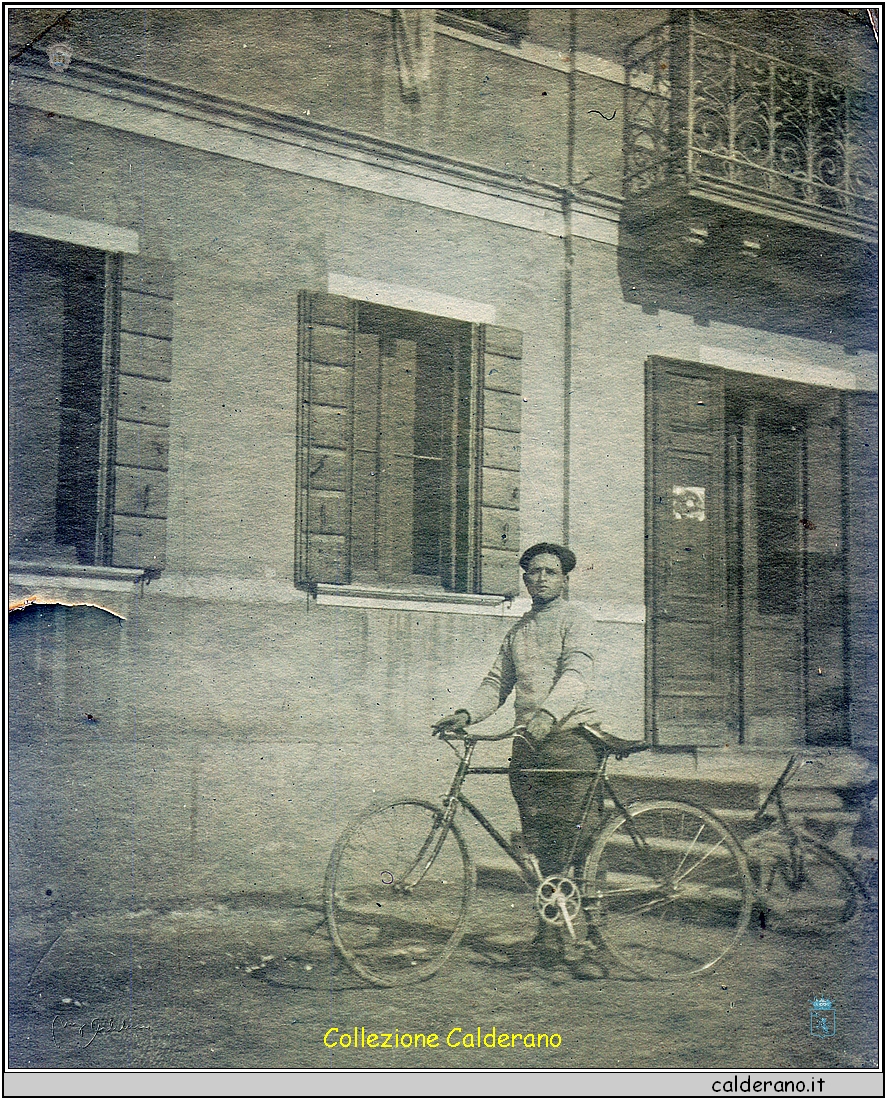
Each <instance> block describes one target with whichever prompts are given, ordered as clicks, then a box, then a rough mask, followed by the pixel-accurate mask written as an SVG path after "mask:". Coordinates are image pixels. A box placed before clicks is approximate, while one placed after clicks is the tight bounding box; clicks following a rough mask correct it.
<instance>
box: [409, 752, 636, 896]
mask: <svg viewBox="0 0 887 1100" xmlns="http://www.w3.org/2000/svg"><path fill="white" fill-rule="evenodd" d="M481 740H487V738H472V737H465V738H464V745H465V750H464V752H462V753H460V752H459V750H458V749H457V748H456V747H455V746H454V745H453V744H452V741H450V740H447V744H449V745H450V747H451V748H452V749H453V752H455V753H456V755H457V757H458V758H459V764H458V766H457V768H456V774H455V775H454V776H453V781H452V783H451V784H450V788H449V790H448V791H447V793H446V795H445V796H444V809H443V816H442V825H443V826H444V827H443V829H442V830H441V836H440V839H439V840H438V841H437V843H436V845H435V851H434V853H433V854H432V857H431V859H433V858H434V855H436V854H437V851H439V849H440V846H441V845H442V844H443V841H444V838H445V837H446V831H447V829H448V828H449V825H450V824H451V823H452V821H453V819H454V817H455V814H456V809H457V807H458V806H463V807H464V808H465V809H466V810H467V811H468V813H470V814H471V816H472V817H473V818H474V819H475V821H477V823H478V824H479V825H480V826H481V828H482V829H484V830H485V832H486V833H487V834H488V835H489V836H491V837H492V838H493V840H494V841H495V842H496V843H497V844H498V845H499V847H500V848H501V849H502V850H503V851H504V852H505V854H506V855H507V856H509V857H510V859H512V860H513V861H514V863H515V864H516V865H517V867H518V868H519V869H520V871H521V873H522V874H523V875H524V876H525V877H527V875H528V873H531V874H532V876H533V877H534V878H535V880H536V881H535V882H533V885H534V886H538V885H539V883H540V882H542V881H543V879H542V876H540V874H539V873H538V872H537V870H536V869H535V868H534V867H532V866H528V865H527V864H526V863H525V861H524V860H523V859H521V856H520V853H519V852H518V851H517V849H516V848H515V847H514V846H513V845H512V844H511V843H510V842H509V841H508V840H506V839H505V837H504V836H503V835H502V834H501V833H500V832H499V830H498V829H497V828H496V826H495V825H493V823H492V822H491V821H490V820H489V819H488V818H487V817H486V815H485V814H484V813H483V812H482V811H481V810H479V809H478V808H477V806H475V804H474V803H473V802H472V801H471V799H470V798H468V796H467V795H465V794H463V793H462V785H463V783H464V782H465V779H466V778H467V777H468V776H469V775H509V774H510V769H509V768H508V767H505V766H501V765H500V766H483V767H472V766H471V758H472V756H473V755H474V750H475V748H476V747H477V744H478V742H479V741H481ZM610 755H611V754H610V752H609V751H608V750H606V749H604V750H603V755H602V756H601V760H600V763H599V764H598V766H597V768H595V769H594V770H591V769H587V768H522V769H521V774H522V775H559V776H571V777H572V778H582V777H585V778H588V779H590V780H592V782H590V783H589V785H588V791H587V792H586V794H585V798H584V799H583V802H582V811H581V813H580V814H579V817H578V818H577V823H576V824H577V828H576V830H575V837H574V839H573V843H572V845H571V847H570V851H569V853H568V855H567V861H566V864H565V865H564V868H563V873H564V874H566V873H567V872H568V871H569V869H570V867H572V866H574V865H575V859H576V854H577V851H578V848H579V842H580V840H581V839H582V837H583V835H584V833H585V829H586V825H587V823H588V818H589V815H590V813H591V808H592V806H593V805H594V802H595V800H596V799H597V798H598V797H599V792H603V793H605V794H606V795H607V796H608V797H609V798H610V799H611V800H612V802H613V803H614V805H615V806H616V809H617V810H618V811H620V812H621V813H622V814H624V815H625V816H626V819H627V825H628V832H629V835H630V836H631V839H632V842H633V843H634V845H635V846H636V847H637V848H638V849H639V850H640V851H643V852H644V853H646V851H647V844H646V841H645V840H644V838H643V837H642V836H640V835H639V834H638V833H637V831H636V830H635V828H634V824H633V822H632V818H631V816H630V815H629V814H628V811H627V809H626V807H625V805H624V804H623V802H622V800H621V799H620V798H619V796H618V795H617V794H616V792H615V790H614V789H613V787H612V785H611V783H610V781H609V779H608V778H607V774H606V772H607V761H608V760H609V758H610ZM431 859H429V860H428V861H427V863H426V867H427V866H429V865H430V863H431Z"/></svg>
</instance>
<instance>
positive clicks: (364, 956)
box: [325, 799, 474, 986]
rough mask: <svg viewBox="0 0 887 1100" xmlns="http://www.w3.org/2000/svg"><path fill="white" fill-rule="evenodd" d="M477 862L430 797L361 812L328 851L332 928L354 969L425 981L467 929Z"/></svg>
mask: <svg viewBox="0 0 887 1100" xmlns="http://www.w3.org/2000/svg"><path fill="white" fill-rule="evenodd" d="M473 893H474V867H473V865H472V863H471V859H470V857H469V855H468V850H467V848H466V846H465V842H464V840H463V839H462V835H461V833H460V832H459V830H458V828H457V827H456V826H455V825H453V824H451V825H449V826H444V825H443V823H442V811H441V809H440V808H439V807H437V806H434V805H432V804H431V803H429V802H421V801H418V800H413V799H404V800H402V801H399V802H392V803H391V804H390V805H388V806H382V807H376V808H374V809H370V810H368V811H367V812H366V813H364V814H362V815H361V816H360V817H359V818H358V819H357V820H356V821H355V822H354V823H353V824H352V825H351V826H349V828H348V829H347V830H346V831H345V833H344V834H343V835H342V837H341V839H340V840H339V842H338V843H337V844H336V847H335V848H334V849H333V853H332V856H331V857H330V862H329V867H328V869H327V878H326V886H325V904H326V914H327V920H328V921H329V928H330V934H331V935H332V938H333V942H334V943H335V945H336V947H337V948H338V950H339V953H340V954H341V956H342V958H343V959H344V960H345V962H347V963H348V965H349V966H350V967H351V968H352V970H354V971H356V973H358V974H360V975H361V976H362V977H364V978H366V979H367V981H370V982H373V983H374V984H375V985H382V986H393V985H402V984H406V983H408V982H416V981H420V980H421V979H423V978H428V977H430V976H431V975H432V974H434V973H435V972H436V971H437V970H438V969H439V968H440V967H441V966H442V965H443V963H444V962H445V961H446V960H447V958H449V956H450V955H451V954H452V953H453V951H454V950H455V949H456V947H457V946H458V944H459V941H460V940H461V938H462V935H463V932H464V930H465V921H466V918H467V915H468V909H469V906H470V905H471V899H472V896H473Z"/></svg>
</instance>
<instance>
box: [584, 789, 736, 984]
mask: <svg viewBox="0 0 887 1100" xmlns="http://www.w3.org/2000/svg"><path fill="white" fill-rule="evenodd" d="M629 819H630V821H629ZM635 838H636V839H635ZM584 893H585V897H586V902H585V905H586V909H587V911H588V914H589V916H590V918H591V920H592V922H593V924H594V927H595V929H596V932H597V935H598V936H599V937H600V940H601V941H602V942H603V944H604V946H605V947H606V949H607V950H608V951H609V953H610V954H611V955H612V956H613V958H614V959H616V960H617V961H618V962H619V963H621V964H622V965H623V966H625V967H626V968H627V969H628V970H630V971H632V972H633V973H635V974H638V975H641V976H643V977H647V978H655V979H658V980H674V979H681V978H688V977H692V975H694V974H701V973H703V972H704V971H706V970H709V969H710V968H711V967H713V966H714V965H715V964H716V963H718V962H719V961H720V960H721V959H723V958H724V956H725V955H727V954H728V953H729V952H730V951H731V950H732V949H733V947H734V946H735V945H736V943H737V941H738V940H739V939H740V937H741V936H742V935H743V933H744V932H745V930H746V928H747V927H748V922H749V917H750V915H751V906H752V899H753V887H752V881H751V876H750V875H749V871H748V864H747V862H746V858H745V854H744V852H743V850H742V848H741V847H740V845H739V843H738V842H737V841H736V839H735V838H734V836H733V834H732V833H731V832H730V830H729V829H728V828H727V826H726V825H724V824H723V822H721V821H720V820H718V818H716V817H715V816H714V815H713V814H711V813H709V812H708V811H707V810H703V809H702V808H701V807H698V806H693V805H691V804H690V803H687V802H677V801H670V800H666V799H662V800H658V801H652V802H638V803H635V804H634V805H632V806H629V807H628V811H627V813H626V814H623V813H619V814H617V815H615V816H614V817H612V818H611V819H610V820H609V821H608V822H606V823H605V824H604V827H603V829H602V830H601V832H600V834H599V836H598V839H597V841H596V842H595V845H594V847H593V848H592V851H591V853H590V854H589V856H588V860H587V862H586V865H585V883H584Z"/></svg>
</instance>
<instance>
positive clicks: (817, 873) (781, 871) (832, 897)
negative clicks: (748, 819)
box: [746, 830, 865, 935]
mask: <svg viewBox="0 0 887 1100" xmlns="http://www.w3.org/2000/svg"><path fill="white" fill-rule="evenodd" d="M800 840H801V844H802V851H801V859H800V861H799V862H796V864H795V867H794V869H793V868H792V859H791V850H790V847H789V843H788V841H787V838H786V837H785V835H784V834H783V833H781V832H779V831H778V830H771V831H769V832H766V833H759V834H758V835H757V836H753V837H751V838H750V839H749V840H748V841H746V851H747V852H748V858H749V862H750V863H751V865H752V867H753V869H754V873H755V878H756V880H757V883H758V900H759V903H760V905H761V906H762V914H763V919H764V927H765V928H772V929H774V930H776V931H780V932H798V933H802V934H804V933H810V934H820V935H828V933H830V932H834V931H835V930H836V929H838V928H841V927H842V926H843V925H846V924H847V923H848V922H849V921H850V920H852V918H853V917H854V916H855V915H856V914H857V913H858V912H859V910H860V909H861V908H862V903H863V900H864V896H865V895H864V894H863V891H862V887H861V886H860V885H859V883H858V882H857V881H856V876H855V875H854V874H853V873H852V871H850V869H849V868H848V867H846V866H845V865H844V863H843V861H842V860H841V858H840V856H838V855H837V854H836V853H835V852H833V851H832V850H831V849H830V848H828V847H827V846H826V845H824V844H821V843H820V842H819V841H817V840H814V839H813V838H812V837H809V836H807V835H805V834H800Z"/></svg>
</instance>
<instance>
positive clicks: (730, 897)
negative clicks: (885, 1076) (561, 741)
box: [324, 727, 754, 986]
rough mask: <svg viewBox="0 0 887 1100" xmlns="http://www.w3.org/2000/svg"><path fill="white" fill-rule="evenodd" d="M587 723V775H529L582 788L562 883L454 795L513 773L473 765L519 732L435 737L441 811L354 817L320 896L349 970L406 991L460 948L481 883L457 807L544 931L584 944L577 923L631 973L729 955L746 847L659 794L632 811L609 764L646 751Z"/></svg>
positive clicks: (672, 971)
mask: <svg viewBox="0 0 887 1100" xmlns="http://www.w3.org/2000/svg"><path fill="white" fill-rule="evenodd" d="M585 728H586V732H587V733H588V734H589V735H590V736H593V737H594V738H595V739H596V740H597V743H598V745H599V748H600V751H601V755H600V762H599V764H598V767H597V768H596V769H595V770H580V769H569V768H532V769H525V771H526V773H527V774H533V775H543V774H544V775H560V776H584V777H587V778H588V779H589V787H588V792H587V794H586V796H585V799H584V802H583V807H582V810H581V813H580V815H579V817H578V819H577V821H576V831H575V838H574V841H573V844H572V849H571V851H570V853H569V855H568V858H567V862H566V864H565V866H564V868H563V869H562V871H561V872H560V873H559V874H555V875H548V876H543V875H542V874H541V872H540V871H539V869H538V865H536V864H535V862H534V861H533V860H530V859H526V858H524V857H523V855H522V854H521V852H520V851H519V850H518V849H517V848H516V847H515V846H514V845H513V844H512V843H511V842H509V841H508V840H506V838H505V837H504V836H503V835H502V834H501V833H500V832H499V831H498V830H497V829H496V828H495V826H494V825H493V824H492V823H491V822H490V821H489V820H488V819H487V818H486V817H485V816H484V814H483V813H482V812H481V811H480V810H479V809H478V808H477V807H476V806H475V805H474V803H473V802H472V801H471V800H470V799H469V798H468V797H467V796H466V795H465V794H464V793H463V791H462V786H463V783H464V782H465V779H466V778H467V777H468V776H469V775H507V774H508V771H509V769H508V768H507V767H498V766H497V767H472V765H471V760H472V756H473V754H474V751H475V748H476V747H477V744H478V743H479V742H481V741H499V740H504V739H505V738H507V737H511V736H513V735H514V734H515V733H517V732H522V727H517V728H515V729H511V730H508V731H507V732H506V733H504V734H498V735H486V736H484V735H480V734H477V733H475V732H469V731H468V730H454V731H449V732H445V733H442V734H441V739H442V740H444V741H445V742H446V743H447V744H449V745H450V747H451V748H452V749H453V751H454V752H455V754H456V756H457V758H458V763H457V767H456V772H455V775H454V777H453V780H452V782H451V784H450V787H449V790H448V792H447V794H446V795H445V797H444V799H443V803H442V805H435V804H434V803H432V802H428V801H425V800H423V799H420V798H404V799H400V800H397V801H394V802H391V803H389V804H387V805H383V806H374V807H370V808H369V809H367V810H366V811H364V813H363V814H361V815H360V816H359V817H358V818H357V820H356V821H355V822H354V823H353V824H352V825H351V826H350V827H349V828H348V829H347V830H346V831H345V833H344V834H343V835H342V837H341V838H340V839H339V841H338V843H337V844H336V846H335V848H334V849H333V852H332V855H331V857H330V862H329V867H328V870H327V876H326V883H325V888H324V899H325V909H326V915H327V921H328V925H329V929H330V933H331V936H332V939H333V942H334V943H335V946H336V948H337V949H338V951H339V953H340V955H341V956H342V958H343V959H344V960H345V962H346V963H347V964H348V965H349V966H350V967H351V969H352V970H354V971H355V972H356V973H357V974H359V975H361V976H362V977H363V978H365V979H366V980H367V981H370V982H372V983H373V984H375V985H380V986H394V985H401V984H406V983H408V982H415V981H420V980H422V979H424V978H428V977H430V976H431V975H432V974H434V973H436V972H437V971H438V970H439V969H440V967H441V966H442V965H443V964H444V963H445V962H446V960H447V959H448V958H449V957H450V956H451V955H452V953H453V952H454V951H455V950H456V948H457V946H458V945H459V942H460V941H461V939H462V937H463V935H464V933H465V927H466V921H467V917H468V913H469V909H470V906H471V902H472V899H473V895H474V890H475V882H476V873H475V868H474V864H473V862H472V860H471V857H470V855H469V852H468V848H467V846H466V843H465V840H464V838H463V836H462V833H461V831H460V829H459V826H458V825H457V824H456V821H455V816H456V811H457V810H458V808H459V807H460V806H461V807H463V808H464V809H465V810H466V811H467V812H468V813H469V814H470V815H471V816H472V817H473V818H474V819H475V820H476V821H477V822H478V824H479V825H480V826H481V827H482V828H483V829H484V830H485V831H486V832H487V833H488V834H489V836H491V837H492V839H493V840H494V841H495V842H496V844H498V846H499V847H500V848H501V849H502V850H503V851H504V852H505V853H506V854H507V855H508V856H509V857H510V858H511V859H512V860H513V862H514V863H515V865H516V867H517V869H518V872H519V874H520V875H521V876H522V878H523V879H524V881H525V882H526V883H527V884H528V885H529V887H530V889H531V890H532V891H533V893H534V901H535V909H536V912H537V914H538V916H539V918H540V919H541V921H542V922H544V923H545V924H548V925H552V926H554V927H555V928H557V929H558V930H559V933H560V934H561V935H564V936H566V937H568V938H572V939H578V938H580V937H579V936H578V935H577V929H578V928H581V924H582V921H583V918H585V919H586V921H587V922H590V924H591V927H592V930H593V933H594V935H595V936H596V937H597V938H598V939H599V941H600V943H601V945H602V946H603V948H605V949H606V951H607V952H609V955H610V956H611V957H612V958H613V959H614V960H616V961H617V962H619V963H621V964H622V965H624V966H625V967H626V968H627V969H628V970H630V971H632V972H633V973H634V974H637V975H641V976H645V977H651V978H659V979H676V978H685V977H689V976H691V975H694V974H699V973H702V972H704V971H706V970H709V969H710V968H711V967H713V966H714V965H715V964H716V963H717V962H719V961H720V960H721V959H723V958H724V956H725V955H727V954H728V953H729V952H730V951H731V950H732V948H733V947H734V945H735V944H736V943H737V941H738V940H739V938H740V937H741V936H742V934H743V933H744V931H745V930H746V927H747V925H748V921H749V917H750V914H751V907H752V902H753V897H754V889H753V885H752V881H751V877H750V874H749V870H748V864H747V860H746V856H745V853H744V851H743V849H742V847H741V845H740V844H739V843H738V841H737V840H736V838H735V837H734V836H733V834H732V832H731V831H730V829H729V828H728V827H727V826H726V825H725V824H724V823H723V822H722V821H721V820H720V819H719V818H718V817H716V816H715V815H714V814H712V813H710V812H709V811H708V810H705V809H703V808H702V807H700V806H695V805H693V804H692V803H689V802H683V801H677V800H671V799H658V800H649V801H642V802H636V803H633V804H631V805H629V806H626V805H625V804H624V803H623V802H622V800H621V799H620V797H619V795H618V793H617V792H616V791H615V790H614V789H613V786H612V784H611V783H610V781H609V779H608V777H607V774H606V772H607V761H608V759H609V757H610V756H611V755H613V756H616V757H617V758H622V757H625V756H629V755H631V754H633V753H637V752H641V751H644V750H648V749H650V748H651V747H652V746H650V745H649V744H648V743H647V742H633V741H625V740H622V739H620V738H617V737H614V736H613V735H612V734H608V733H605V732H604V731H603V730H600V729H599V728H598V727H585ZM460 743H461V744H460ZM457 746H458V747H457ZM604 796H606V797H607V798H609V800H610V801H611V802H612V804H613V806H614V807H615V810H614V812H613V813H612V814H611V815H610V816H609V817H608V819H607V820H606V821H605V822H604V824H603V827H602V828H601V829H600V831H599V832H598V835H597V838H596V839H595V841H594V843H593V846H592V847H591V849H590V851H589V853H588V855H587V856H586V857H585V858H584V860H583V865H582V866H581V867H579V868H578V873H577V868H576V866H575V863H576V860H577V853H578V852H579V850H580V844H581V843H582V838H583V835H584V834H585V829H586V824H587V822H588V820H589V817H590V815H591V812H592V808H593V807H594V806H595V804H596V803H598V801H599V799H601V798H603V797H604Z"/></svg>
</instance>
